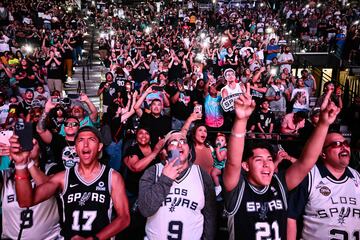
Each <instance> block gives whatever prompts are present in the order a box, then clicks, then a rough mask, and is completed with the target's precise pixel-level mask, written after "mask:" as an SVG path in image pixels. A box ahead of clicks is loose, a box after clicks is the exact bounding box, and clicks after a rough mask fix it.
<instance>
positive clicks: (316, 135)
mask: <svg viewBox="0 0 360 240" xmlns="http://www.w3.org/2000/svg"><path fill="white" fill-rule="evenodd" d="M331 93H332V91H328V92H327V94H326V96H325V98H324V101H323V103H322V105H321V108H320V109H321V112H320V120H319V123H318V125H317V126H316V128H315V129H314V131H313V133H312V134H311V136H310V138H309V140H308V141H307V142H306V144H305V147H304V150H303V151H302V153H301V155H300V158H299V160H298V161H296V162H295V163H294V164H292V165H291V166H290V168H288V170H287V171H286V174H285V179H286V184H287V187H288V189H289V191H291V190H292V189H294V188H295V187H296V186H297V185H299V183H300V182H301V181H302V180H303V179H304V177H305V176H306V174H308V173H309V172H310V170H311V168H312V167H313V166H314V165H315V163H316V161H317V159H318V157H319V156H320V153H321V149H322V147H323V145H324V142H325V137H326V134H327V131H328V129H329V126H330V124H332V123H333V122H334V121H335V119H336V116H337V115H338V113H339V112H340V108H338V107H337V106H336V105H335V104H334V103H333V102H331V101H330V95H331Z"/></svg>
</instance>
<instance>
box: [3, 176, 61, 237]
mask: <svg viewBox="0 0 360 240" xmlns="http://www.w3.org/2000/svg"><path fill="white" fill-rule="evenodd" d="M10 171H11V170H4V171H1V175H2V178H3V186H2V190H1V201H2V235H1V239H4V238H5V239H18V234H19V232H20V225H21V224H23V225H24V228H23V230H22V234H21V239H23V240H38V239H42V240H51V239H57V237H58V236H59V235H60V224H59V212H58V207H57V203H56V200H55V198H54V197H52V198H50V199H48V200H46V201H44V202H41V203H39V204H37V205H35V206H33V207H31V208H29V209H26V208H20V207H19V204H18V202H17V200H16V192H15V182H14V181H12V180H8V179H9V177H10V175H11V172H10ZM33 185H34V184H33ZM21 217H22V218H23V220H22V219H21Z"/></svg>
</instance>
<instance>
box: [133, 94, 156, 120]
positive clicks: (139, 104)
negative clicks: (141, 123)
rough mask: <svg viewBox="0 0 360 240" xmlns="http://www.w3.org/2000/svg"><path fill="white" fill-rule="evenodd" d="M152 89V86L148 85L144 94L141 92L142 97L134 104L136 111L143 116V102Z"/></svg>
mask: <svg viewBox="0 0 360 240" xmlns="http://www.w3.org/2000/svg"><path fill="white" fill-rule="evenodd" d="M151 91H152V88H151V87H148V88H147V89H146V90H145V92H143V94H141V97H140V98H139V99H138V100H137V101H136V103H135V105H134V110H135V111H136V114H137V115H138V116H139V117H141V116H142V114H143V111H141V105H142V104H143V102H144V101H145V98H146V96H147V95H149V93H150V92H151Z"/></svg>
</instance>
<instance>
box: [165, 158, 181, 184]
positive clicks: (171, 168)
mask: <svg viewBox="0 0 360 240" xmlns="http://www.w3.org/2000/svg"><path fill="white" fill-rule="evenodd" d="M176 161H177V159H175V160H173V161H171V162H169V161H166V164H165V166H164V168H163V171H162V174H164V175H165V176H167V177H168V178H170V179H172V180H175V179H176V178H177V177H178V176H179V175H180V167H179V166H175V163H176Z"/></svg>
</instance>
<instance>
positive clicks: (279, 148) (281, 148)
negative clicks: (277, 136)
mask: <svg viewBox="0 0 360 240" xmlns="http://www.w3.org/2000/svg"><path fill="white" fill-rule="evenodd" d="M277 147H278V151H279V152H280V151H285V150H284V148H283V147H282V146H281V144H278V145H277Z"/></svg>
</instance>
